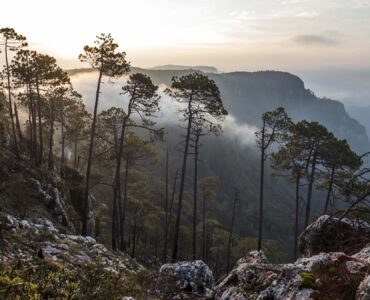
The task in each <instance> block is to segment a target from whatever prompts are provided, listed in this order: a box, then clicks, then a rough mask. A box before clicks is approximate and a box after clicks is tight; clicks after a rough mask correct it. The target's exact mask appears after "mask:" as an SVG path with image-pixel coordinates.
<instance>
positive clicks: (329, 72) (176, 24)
mask: <svg viewBox="0 0 370 300" xmlns="http://www.w3.org/2000/svg"><path fill="white" fill-rule="evenodd" d="M1 9H2V16H1V19H0V27H14V28H15V29H16V30H17V31H18V32H20V33H22V34H24V35H26V36H27V38H28V40H29V42H30V44H31V46H32V47H33V48H36V49H38V50H42V51H45V52H48V53H50V54H52V55H55V56H56V57H57V58H58V60H59V62H60V64H61V65H62V66H63V67H65V68H72V67H76V66H79V65H78V60H77V56H78V54H79V53H80V51H81V49H82V47H83V46H84V45H85V44H91V42H92V41H93V40H94V38H95V35H96V34H98V33H101V32H110V33H112V35H113V37H114V38H115V39H116V40H117V42H118V43H119V44H120V45H121V47H122V49H124V50H125V51H127V55H128V59H129V60H130V61H131V62H132V64H133V65H135V66H142V67H151V66H155V65H161V64H186V65H198V64H202V65H212V66H215V67H217V68H218V69H219V70H222V71H232V70H248V71H249V70H266V69H277V70H285V71H290V72H293V73H296V74H298V75H300V76H301V77H302V78H303V79H304V80H305V81H306V83H307V85H308V86H309V87H311V88H313V89H315V88H316V89H317V92H318V94H325V95H327V96H337V98H338V99H341V100H344V101H345V102H348V103H355V104H356V103H361V104H366V101H369V104H370V91H369V90H370V76H369V75H370V0H186V1H184V0H181V1H180V0H134V1H127V0H105V1H87V0H74V1H71V0H64V1H55V0H54V1H51V0H49V1H46V0H44V1H43V0H23V1H19V0H18V1H17V0H6V1H2V3H1ZM6 12H9V13H6ZM351 74H352V75H351ZM359 74H365V75H366V76H369V77H367V79H366V80H362V82H361V83H358V82H357V80H354V79H353V78H357V77H360V78H362V75H359ZM337 75H338V83H337V82H336V81H335V78H336V77H337ZM348 76H351V78H350V80H349V81H350V82H348V80H347V79H348V78H347V77H348ZM329 77H330V78H329ZM328 79H330V80H329V81H328ZM362 79H363V78H362ZM326 81H328V83H326ZM359 84H360V85H359ZM343 85H345V86H346V89H344V87H343ZM360 90H361V92H359V91H360ZM366 91H367V92H366Z"/></svg>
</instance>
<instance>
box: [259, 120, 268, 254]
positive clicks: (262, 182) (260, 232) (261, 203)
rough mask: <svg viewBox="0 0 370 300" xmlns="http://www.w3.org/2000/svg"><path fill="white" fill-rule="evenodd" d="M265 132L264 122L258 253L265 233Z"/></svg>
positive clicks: (264, 123) (264, 124) (264, 125)
mask: <svg viewBox="0 0 370 300" xmlns="http://www.w3.org/2000/svg"><path fill="white" fill-rule="evenodd" d="M265 130H266V122H265V120H263V127H262V140H261V175H260V209H259V226H258V251H260V250H261V249H262V232H263V185H264V176H265V159H266V158H265V156H266V154H265V150H266V147H265Z"/></svg>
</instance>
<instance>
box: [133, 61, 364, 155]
mask: <svg viewBox="0 0 370 300" xmlns="http://www.w3.org/2000/svg"><path fill="white" fill-rule="evenodd" d="M132 72H142V73H146V74H147V75H149V76H151V78H152V79H153V81H154V82H155V83H156V84H167V85H170V84H171V78H172V77H173V76H182V75H185V74H189V73H191V72H194V71H191V70H146V69H139V68H133V70H132ZM207 75H208V76H209V77H210V78H212V79H213V80H215V82H216V83H217V85H218V86H219V88H220V91H221V94H222V98H223V102H224V105H225V107H226V109H227V110H228V111H229V113H230V114H231V115H233V116H235V117H236V118H237V119H238V120H239V121H241V122H245V123H248V124H251V125H256V126H260V120H261V115H262V114H263V113H264V112H266V111H271V110H274V109H275V108H277V107H279V106H282V107H284V108H285V109H286V111H287V112H288V113H289V115H290V116H291V117H292V118H293V119H294V120H295V121H300V120H303V119H306V120H311V121H318V122H320V123H322V124H323V125H325V126H326V127H328V129H329V130H330V131H332V132H333V133H334V134H335V135H337V136H338V137H340V138H343V139H347V140H348V142H349V143H350V145H351V146H352V147H353V149H354V150H355V151H357V152H359V153H363V152H366V151H367V150H368V148H369V147H370V143H369V139H368V136H367V133H366V129H365V127H364V126H362V125H361V124H360V123H359V122H358V121H357V120H355V119H353V118H351V117H350V116H349V115H348V113H347V112H346V110H345V108H344V105H343V104H342V103H341V102H339V101H335V100H331V99H328V98H319V97H317V96H315V94H314V93H313V92H312V91H310V90H309V89H306V88H305V85H304V82H303V81H302V80H301V79H300V78H299V77H297V76H295V75H292V74H290V73H286V72H277V71H261V72H232V73H223V74H215V73H207Z"/></svg>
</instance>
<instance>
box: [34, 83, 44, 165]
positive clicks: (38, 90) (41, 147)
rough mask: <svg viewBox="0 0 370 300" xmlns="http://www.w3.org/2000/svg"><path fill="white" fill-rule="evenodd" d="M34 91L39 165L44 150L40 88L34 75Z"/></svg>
mask: <svg viewBox="0 0 370 300" xmlns="http://www.w3.org/2000/svg"><path fill="white" fill-rule="evenodd" d="M36 92H37V110H38V121H39V142H40V145H39V147H40V149H39V156H38V164H39V165H41V163H42V160H43V156H44V154H43V152H44V139H43V134H42V115H41V96H40V88H39V82H38V79H37V77H36Z"/></svg>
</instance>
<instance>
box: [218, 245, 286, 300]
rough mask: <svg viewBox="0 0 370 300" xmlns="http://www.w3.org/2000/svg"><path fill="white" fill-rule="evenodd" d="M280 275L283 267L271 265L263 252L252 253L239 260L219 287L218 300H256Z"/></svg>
mask: <svg viewBox="0 0 370 300" xmlns="http://www.w3.org/2000/svg"><path fill="white" fill-rule="evenodd" d="M280 273H281V267H280V266H279V265H271V264H269V263H268V261H267V258H266V256H265V255H264V253H263V252H262V251H251V252H249V253H248V254H247V255H246V256H245V257H243V258H241V259H239V260H238V262H237V263H236V266H235V268H234V269H233V270H232V271H231V272H230V273H229V274H228V275H227V276H226V277H225V278H224V279H223V280H222V281H221V283H220V284H218V285H217V287H216V299H230V300H237V299H243V297H244V298H246V299H256V298H257V297H258V295H259V293H260V292H261V291H263V290H264V289H266V288H267V287H269V286H270V285H271V284H272V282H273V281H274V280H276V279H277V278H278V276H279V274H280ZM234 287H238V289H237V290H235V289H234Z"/></svg>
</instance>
